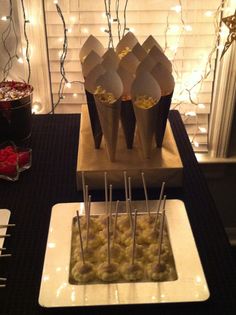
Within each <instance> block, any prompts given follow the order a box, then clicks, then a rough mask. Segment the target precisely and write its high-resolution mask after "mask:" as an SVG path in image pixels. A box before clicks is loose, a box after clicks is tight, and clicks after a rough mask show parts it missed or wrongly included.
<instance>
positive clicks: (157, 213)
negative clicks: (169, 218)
mask: <svg viewBox="0 0 236 315" xmlns="http://www.w3.org/2000/svg"><path fill="white" fill-rule="evenodd" d="M164 188H165V182H162V185H161V192H160V195H159V199H158V203H157V211H156V217H155V222H154V226H153V231H155V230H156V228H157V219H158V215H159V213H160V209H161V203H162V197H163V193H164Z"/></svg>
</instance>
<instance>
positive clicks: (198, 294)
mask: <svg viewBox="0 0 236 315" xmlns="http://www.w3.org/2000/svg"><path fill="white" fill-rule="evenodd" d="M133 203H134V205H133V206H134V208H137V209H138V210H139V211H143V209H144V208H145V204H144V202H143V201H134V202H133ZM156 203H157V201H156V200H153V201H150V206H151V208H154V206H155V205H156ZM104 208H105V207H104V203H103V202H94V203H92V204H91V213H92V214H102V213H103V211H104ZM76 210H79V212H80V214H81V215H83V214H84V205H83V203H67V204H66V203H65V204H57V205H55V206H54V207H53V208H52V214H51V222H50V227H49V234H48V241H47V248H46V253H45V260H44V268H43V274H42V280H41V288H40V295H39V303H40V305H42V306H44V307H63V306H89V305H116V304H138V303H167V302H187V301H204V300H206V299H208V297H209V291H208V287H207V283H206V279H205V276H204V273H203V270H202V266H201V262H200V259H199V256H198V252H197V249H196V245H195V242H194V239H193V235H192V231H191V227H190V225H189V221H188V217H187V214H186V210H185V207H184V204H183V203H182V201H180V200H168V201H167V202H166V220H167V226H168V230H169V238H170V243H171V247H172V251H173V255H174V259H175V265H176V270H177V275H178V279H177V280H176V281H167V282H142V283H112V284H87V285H73V284H69V281H68V279H69V265H70V248H71V222H72V219H73V217H74V216H75V213H76ZM183 253H189V254H188V255H183Z"/></svg>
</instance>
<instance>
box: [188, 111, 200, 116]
mask: <svg viewBox="0 0 236 315" xmlns="http://www.w3.org/2000/svg"><path fill="white" fill-rule="evenodd" d="M185 116H190V117H196V116H197V115H196V112H194V111H190V112H186V113H185Z"/></svg>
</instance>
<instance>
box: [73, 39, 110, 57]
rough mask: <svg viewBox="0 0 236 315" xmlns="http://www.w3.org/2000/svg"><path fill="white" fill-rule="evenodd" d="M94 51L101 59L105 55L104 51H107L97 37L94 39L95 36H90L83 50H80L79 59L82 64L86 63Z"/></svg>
mask: <svg viewBox="0 0 236 315" xmlns="http://www.w3.org/2000/svg"><path fill="white" fill-rule="evenodd" d="M92 50H93V51H94V52H96V53H97V54H98V55H99V56H100V57H101V56H102V55H103V54H104V51H105V49H104V47H103V45H102V44H101V43H100V41H99V40H98V39H97V38H96V37H94V36H93V35H90V36H89V37H88V38H87V39H86V41H85V43H84V45H83V46H82V48H81V49H80V53H79V58H80V62H81V63H83V62H84V59H85V58H86V57H87V55H88V54H89V53H90V51H92Z"/></svg>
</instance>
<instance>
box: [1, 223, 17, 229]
mask: <svg viewBox="0 0 236 315" xmlns="http://www.w3.org/2000/svg"><path fill="white" fill-rule="evenodd" d="M10 226H16V225H15V224H14V223H11V224H0V229H3V228H7V227H10Z"/></svg>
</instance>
